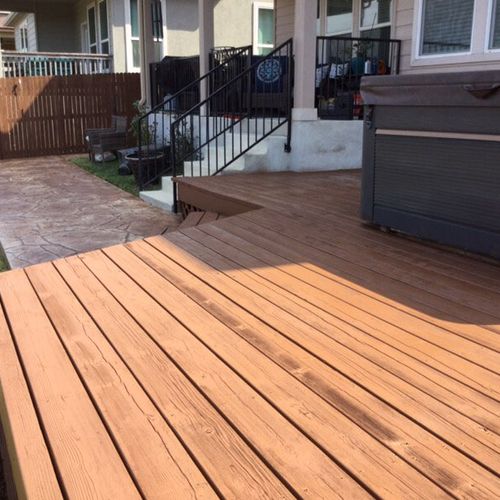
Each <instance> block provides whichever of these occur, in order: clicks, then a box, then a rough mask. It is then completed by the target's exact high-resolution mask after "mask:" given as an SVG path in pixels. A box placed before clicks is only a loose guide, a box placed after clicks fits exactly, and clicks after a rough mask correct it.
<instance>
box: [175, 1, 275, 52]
mask: <svg viewBox="0 0 500 500" xmlns="http://www.w3.org/2000/svg"><path fill="white" fill-rule="evenodd" d="M260 1H262V0H260ZM264 2H265V3H268V4H269V6H271V7H272V6H273V0H267V1H266V0H264ZM253 3H254V0H217V1H216V3H215V11H214V38H215V45H216V46H230V47H240V46H242V45H250V44H251V43H252V29H253V22H252V16H253V9H252V6H253ZM166 7H167V8H166V10H167V15H166V24H167V54H166V55H171V56H190V55H194V54H198V52H199V48H198V47H199V44H198V0H167V6H166Z"/></svg>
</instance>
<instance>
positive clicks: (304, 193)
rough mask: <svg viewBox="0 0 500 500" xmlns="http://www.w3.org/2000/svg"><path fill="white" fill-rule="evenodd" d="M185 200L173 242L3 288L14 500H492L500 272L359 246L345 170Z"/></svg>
mask: <svg viewBox="0 0 500 500" xmlns="http://www.w3.org/2000/svg"><path fill="white" fill-rule="evenodd" d="M179 194H180V200H181V201H183V200H188V199H189V202H188V201H185V203H186V205H185V207H184V208H186V207H187V206H189V207H190V210H191V211H190V212H189V213H188V215H187V216H186V218H185V219H184V221H183V222H182V223H181V225H180V226H179V227H178V229H177V230H175V231H169V232H167V233H165V234H164V235H162V236H154V237H151V238H147V239H145V240H141V241H135V242H132V243H129V244H126V245H118V246H114V247H110V248H104V249H101V250H97V251H94V252H90V253H85V254H80V255H76V256H73V257H68V258H65V259H60V260H56V261H54V262H50V263H44V264H40V265H37V266H32V267H29V268H26V269H23V270H15V271H10V272H7V273H2V274H0V360H1V362H0V421H1V427H2V428H3V432H4V435H5V438H6V439H5V442H6V448H7V451H8V453H9V457H10V462H11V469H12V480H13V483H14V484H15V486H16V488H17V493H18V496H20V497H28V498H40V499H45V498H63V497H64V498H68V497H69V498H84V497H85V498H98V497H108V498H124V499H125V498H141V497H142V498H165V497H167V496H173V497H175V498H186V497H199V498H220V497H224V498H226V497H227V498H247V497H248V498H253V497H266V498H293V497H304V498H318V497H326V498H340V497H343V498H370V497H373V496H375V497H391V498H450V497H461V498H485V499H487V498H499V497H500V480H499V472H500V421H499V419H498V415H499V414H500V404H499V400H500V390H499V387H500V374H499V366H500V341H499V333H500V311H499V310H498V308H497V307H496V306H497V304H498V303H499V300H500V267H498V266H496V265H494V264H492V263H487V262H483V261H481V260H478V259H473V258H471V257H467V256H463V255H458V254H454V253H450V252H447V251H445V250H443V249H439V248H435V247H430V246H424V245H422V244H419V243H416V242H413V241H409V240H405V239H403V238H400V237H395V236H393V235H389V234H383V233H380V232H375V231H373V230H372V229H369V228H366V227H363V226H362V225H361V224H360V223H359V220H358V216H357V212H356V209H357V197H358V194H359V175H358V174H357V173H356V172H337V173H321V174H314V173H311V174H293V173H286V174H266V175H261V174H255V175H244V176H243V175H241V176H223V177H218V178H206V179H194V178H193V179H189V178H183V179H180V180H179ZM209 195H210V196H209ZM183 196H185V197H186V198H183ZM210 197H211V198H210ZM197 201H198V202H199V203H198V204H197ZM238 204H239V205H238ZM214 206H217V207H218V208H214ZM238 206H239V207H243V208H241V210H240V212H241V213H238V210H237V208H238ZM225 207H226V208H227V209H228V211H229V212H225V210H224V209H225ZM244 207H246V208H244ZM250 207H252V208H250ZM258 207H261V208H258ZM234 214H236V215H234Z"/></svg>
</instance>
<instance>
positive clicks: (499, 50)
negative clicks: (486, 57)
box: [484, 0, 500, 54]
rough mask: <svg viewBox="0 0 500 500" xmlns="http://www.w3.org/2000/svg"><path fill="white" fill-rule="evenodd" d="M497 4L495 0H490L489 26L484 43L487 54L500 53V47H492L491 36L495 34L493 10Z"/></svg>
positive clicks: (499, 4)
mask: <svg viewBox="0 0 500 500" xmlns="http://www.w3.org/2000/svg"><path fill="white" fill-rule="evenodd" d="M494 6H495V0H489V1H488V18H487V21H486V22H487V23H488V24H487V26H488V30H487V32H486V40H485V44H484V52H485V54H499V53H500V47H497V48H492V47H490V43H491V38H492V36H493V10H494ZM496 7H497V9H500V3H499V2H497V6H496Z"/></svg>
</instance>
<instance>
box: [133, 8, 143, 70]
mask: <svg viewBox="0 0 500 500" xmlns="http://www.w3.org/2000/svg"><path fill="white" fill-rule="evenodd" d="M130 35H131V36H130V40H131V43H132V66H133V67H134V68H139V67H140V66H141V53H140V46H139V10H138V0H130Z"/></svg>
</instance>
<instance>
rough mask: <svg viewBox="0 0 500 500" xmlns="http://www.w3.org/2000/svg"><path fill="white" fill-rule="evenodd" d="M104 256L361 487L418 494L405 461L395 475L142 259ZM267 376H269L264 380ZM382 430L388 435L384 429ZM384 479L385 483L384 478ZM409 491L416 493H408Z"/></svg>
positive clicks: (328, 411)
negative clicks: (362, 480)
mask: <svg viewBox="0 0 500 500" xmlns="http://www.w3.org/2000/svg"><path fill="white" fill-rule="evenodd" d="M105 252H106V254H107V255H109V256H110V258H112V259H113V261H114V262H116V263H117V264H118V265H119V266H120V267H121V268H122V269H124V270H127V273H128V274H129V275H130V276H131V277H132V278H133V279H134V280H135V281H136V282H137V283H138V284H140V286H142V287H143V288H144V289H145V290H146V291H147V292H148V293H149V294H150V295H151V296H152V297H155V298H156V299H157V300H159V301H160V302H161V303H162V304H164V307H165V308H166V309H167V310H168V311H169V312H170V313H171V314H173V315H174V316H175V317H177V319H178V320H179V321H180V322H182V323H183V324H184V325H186V327H187V328H189V329H190V331H192V332H193V333H195V334H196V335H197V336H198V337H199V338H200V339H201V340H202V341H203V342H204V343H205V345H207V346H208V347H209V348H210V349H211V350H212V351H213V352H214V353H216V354H217V355H218V356H219V357H220V358H221V359H223V360H224V361H225V362H226V363H227V364H228V365H229V366H231V367H232V368H233V370H234V371H235V372H237V373H239V374H240V376H241V377H242V378H243V379H244V380H246V381H248V382H249V383H250V384H251V385H252V386H253V387H255V388H256V389H257V390H258V391H259V392H260V393H261V394H262V395H264V396H265V397H266V399H268V400H270V401H273V404H274V405H275V406H276V407H278V408H279V409H280V411H281V413H283V414H284V415H288V418H289V419H290V420H292V421H294V422H295V423H296V424H297V425H299V426H300V428H301V429H302V430H303V432H304V433H305V434H306V435H309V436H311V438H312V439H314V441H315V442H316V443H318V444H320V445H321V446H322V447H323V449H325V450H327V451H328V452H329V453H330V454H331V455H332V456H336V458H337V460H339V461H340V462H341V463H342V464H343V465H344V467H345V468H347V469H348V470H350V471H351V474H352V475H354V476H359V474H360V471H361V470H364V471H366V472H365V483H366V485H367V486H368V487H369V488H370V489H371V490H372V491H374V492H376V493H377V494H380V495H394V494H405V495H410V496H411V495H413V494H415V492H416V491H419V487H418V481H421V480H422V479H423V477H422V476H421V475H419V474H416V473H415V471H414V470H413V469H412V468H409V467H407V466H406V464H404V463H400V464H398V466H397V467H398V468H397V472H396V471H394V470H393V469H392V467H393V466H394V456H393V455H392V453H390V452H388V450H387V449H385V448H384V447H383V446H380V444H379V443H378V442H377V441H376V440H374V439H373V438H371V437H370V435H369V434H368V433H366V432H363V431H362V430H361V429H360V428H359V427H358V426H356V425H353V424H352V422H351V421H350V420H349V419H347V418H345V416H344V415H343V414H341V413H340V412H338V411H336V410H334V409H333V408H332V407H331V406H329V405H328V404H325V402H324V401H323V400H322V399H320V398H318V397H316V396H315V395H314V394H313V393H312V392H311V391H309V390H308V389H307V388H306V387H305V386H304V385H303V384H302V383H300V382H298V381H297V380H296V379H294V378H293V377H291V376H289V374H288V373H286V371H285V370H281V369H279V368H277V367H276V365H275V364H274V363H272V362H270V361H269V360H268V359H267V358H266V357H264V356H262V355H261V354H260V353H259V352H258V351H257V350H256V349H254V348H252V347H251V346H250V345H249V344H248V343H247V342H245V341H243V340H242V339H241V338H240V337H239V336H236V335H234V333H233V332H232V330H230V329H229V328H227V327H226V326H224V325H223V324H222V323H221V322H220V321H219V320H217V319H216V318H214V316H213V315H211V314H209V313H208V312H207V311H205V310H204V309H203V308H201V307H200V306H199V305H197V303H196V302H195V301H191V299H189V298H188V297H187V296H185V298H184V300H181V298H182V295H183V294H184V290H179V289H176V288H175V286H173V285H171V284H170V283H169V282H166V281H165V279H163V278H162V277H161V276H160V275H159V274H158V273H155V272H154V271H153V270H152V269H149V268H148V266H147V265H145V264H144V262H143V261H142V260H141V259H138V258H137V257H135V256H134V255H133V254H132V253H127V252H126V251H125V250H124V248H123V247H119V248H118V247H114V248H110V249H106V250H105ZM200 293H201V292H200ZM205 300H212V295H211V294H210V295H207V296H206V297H205ZM300 361H301V360H300V358H298V359H296V360H294V362H296V363H297V364H298V369H300V367H301V363H300ZM266 374H269V375H271V376H267V377H266ZM297 400H301V408H296V405H294V404H293V402H295V401H297ZM304 414H306V417H304ZM382 429H384V426H383V425H380V431H381V432H384V431H383V430H382ZM386 432H387V433H389V435H391V436H392V433H391V432H390V431H389V430H388V429H386ZM353 444H355V446H354V447H353ZM358 450H359V451H358ZM387 475H388V476H389V477H390V479H387V478H386V476H387ZM395 476H397V477H395ZM388 483H391V484H392V485H393V486H392V487H393V489H392V490H389V489H387V487H386V485H387V484H388ZM413 487H415V488H416V490H413V492H412V489H413ZM420 488H425V489H426V490H428V491H431V490H432V486H431V485H430V484H428V483H427V482H426V481H425V480H424V481H423V482H422V484H421V485H420ZM434 494H435V495H437V496H439V494H440V492H439V491H438V490H436V491H435V493H434Z"/></svg>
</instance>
